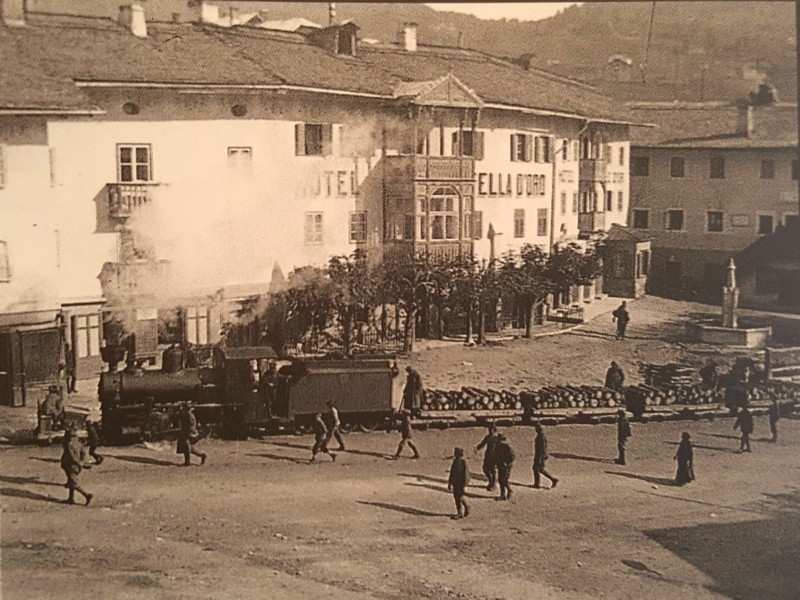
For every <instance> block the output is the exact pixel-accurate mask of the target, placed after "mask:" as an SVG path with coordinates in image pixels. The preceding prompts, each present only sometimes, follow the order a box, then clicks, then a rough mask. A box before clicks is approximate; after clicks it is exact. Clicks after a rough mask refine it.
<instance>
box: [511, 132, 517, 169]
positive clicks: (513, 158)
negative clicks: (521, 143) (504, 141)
mask: <svg viewBox="0 0 800 600" xmlns="http://www.w3.org/2000/svg"><path fill="white" fill-rule="evenodd" d="M516 160H517V134H516V133H512V134H511V162H516Z"/></svg>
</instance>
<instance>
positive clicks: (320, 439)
mask: <svg viewBox="0 0 800 600" xmlns="http://www.w3.org/2000/svg"><path fill="white" fill-rule="evenodd" d="M313 427H314V447H313V448H311V460H310V461H309V462H312V463H313V462H316V460H317V454H319V453H320V452H322V453H324V454H327V455H328V456H330V457H331V460H332V461H335V460H336V455H335V454H334V453H333V452H331V451H330V450H328V440H329V439H330V435H329V434H328V427H327V425H325V421H324V420H323V419H322V413H317V414H316V415H314V423H313Z"/></svg>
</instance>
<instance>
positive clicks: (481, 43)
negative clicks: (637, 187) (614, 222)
mask: <svg viewBox="0 0 800 600" xmlns="http://www.w3.org/2000/svg"><path fill="white" fill-rule="evenodd" d="M144 4H145V10H146V12H147V14H148V18H154V19H159V20H162V19H169V18H171V17H172V14H173V13H185V11H186V10H187V9H186V0H146V2H144ZM219 4H220V6H222V7H226V6H230V5H234V6H236V7H237V8H238V10H240V11H242V12H245V11H256V10H263V9H265V10H266V13H267V18H269V19H288V18H291V17H305V18H306V19H310V20H312V21H315V22H317V23H320V24H326V23H327V20H328V9H327V3H324V2H319V3H309V2H253V1H250V2H248V1H245V0H239V1H238V2H219ZM118 6H119V0H29V7H31V8H33V10H43V11H53V12H71V13H75V12H80V13H83V14H87V13H89V14H95V15H99V14H105V15H107V16H113V15H114V14H115V13H116V11H117V9H118ZM652 7H653V4H652V3H651V2H596V3H586V4H583V5H581V6H575V7H571V8H568V9H566V10H565V11H563V12H562V13H560V14H558V15H556V16H554V17H551V18H549V19H543V20H541V21H535V22H533V21H518V20H516V19H511V20H505V19H502V20H492V21H489V20H481V19H478V18H476V17H473V16H471V15H464V14H459V13H452V12H439V11H435V10H433V9H431V8H429V7H427V6H425V5H423V4H414V3H406V4H400V3H393V4H389V3H386V4H368V3H364V4H361V3H358V4H355V3H337V5H336V8H337V17H338V19H339V20H347V19H350V20H353V21H354V22H355V23H357V24H358V25H359V27H360V28H361V37H363V38H374V39H378V40H380V41H382V42H391V41H394V40H395V39H396V38H397V33H398V31H399V30H400V28H401V27H402V23H403V22H408V21H413V22H416V23H418V25H419V41H420V43H423V44H437V45H450V46H454V45H456V44H457V40H458V36H459V32H462V33H463V43H464V45H465V46H468V47H471V48H475V49H477V50H481V51H484V52H487V53H489V54H494V55H497V56H506V57H519V56H521V55H532V58H531V64H532V65H533V66H536V67H539V68H543V69H547V70H550V71H554V72H557V73H560V74H563V75H567V76H570V77H576V78H579V79H583V80H586V81H589V82H591V83H594V84H596V85H598V86H600V87H601V88H602V89H603V90H604V91H606V92H607V93H609V94H611V95H613V96H616V97H619V98H620V99H639V100H644V99H660V100H672V99H676V98H677V99H681V100H711V99H720V100H733V99H736V98H739V97H741V96H744V95H745V94H746V93H747V92H748V91H750V90H753V89H755V88H756V87H757V85H758V83H761V81H762V80H764V79H766V80H767V81H768V82H770V83H773V84H774V85H775V86H776V87H777V88H778V91H779V95H780V98H781V100H788V101H791V100H796V95H797V83H796V81H797V76H796V71H797V66H796V65H797V58H796V32H795V17H794V11H795V6H794V3H791V2H656V3H655V11H654V14H653V17H654V18H653V33H652V42H651V46H650V51H649V56H648V60H647V63H648V64H647V69H646V70H645V71H644V73H643V71H642V66H643V64H644V62H645V50H646V46H647V33H648V25H649V23H650V16H651V11H652ZM223 10H225V9H224V8H223ZM614 55H620V56H621V57H622V58H623V59H628V60H629V61H630V64H627V63H626V62H625V61H624V60H623V61H618V62H617V63H615V65H609V58H610V57H611V56H614ZM615 66H616V67H617V68H616V69H615V68H614V67H615ZM643 78H644V83H643V81H642V80H643Z"/></svg>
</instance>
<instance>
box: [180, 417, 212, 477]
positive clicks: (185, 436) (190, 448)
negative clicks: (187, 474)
mask: <svg viewBox="0 0 800 600" xmlns="http://www.w3.org/2000/svg"><path fill="white" fill-rule="evenodd" d="M180 422H181V430H180V433H179V434H178V447H177V450H176V451H177V453H178V454H183V466H184V467H190V466H192V459H191V455H192V454H194V455H195V456H199V457H200V466H203V465H204V464H206V461H207V460H208V455H207V454H206V453H205V452H200V451H199V450H197V449H196V448H195V444H196V443H197V442H199V441H200V439H201V438H200V434H199V432H198V430H197V417H196V416H195V415H194V407H192V405H191V404H189V403H188V402H186V403H184V404H183V406H182V407H181V416H180Z"/></svg>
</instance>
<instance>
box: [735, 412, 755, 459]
mask: <svg viewBox="0 0 800 600" xmlns="http://www.w3.org/2000/svg"><path fill="white" fill-rule="evenodd" d="M733 429H734V431H735V430H736V429H739V430H740V431H741V432H742V437H741V439H740V440H739V452H750V434H752V433H753V415H752V414H750V411H749V410H747V407H746V406H745V407H744V408H742V410H740V411H739V414H738V415H737V416H736V423H734V424H733Z"/></svg>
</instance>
